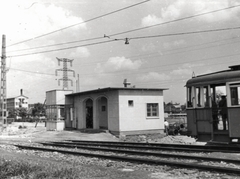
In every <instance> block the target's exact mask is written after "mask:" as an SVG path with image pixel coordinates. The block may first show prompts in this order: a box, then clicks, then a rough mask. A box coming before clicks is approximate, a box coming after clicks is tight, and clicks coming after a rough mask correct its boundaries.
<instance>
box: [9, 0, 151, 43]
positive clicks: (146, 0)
mask: <svg viewBox="0 0 240 179" xmlns="http://www.w3.org/2000/svg"><path fill="white" fill-rule="evenodd" d="M148 1H150V0H145V1H142V2H139V3H136V4H133V5H131V6H127V7H124V8H121V9H118V10H115V11H112V12H109V13H106V14H103V15H100V16H97V17H94V18H91V19H88V20H86V21H83V22H79V23H77V24H73V25H70V26H67V27H64V28H61V29H58V30H55V31H52V32H49V33H46V34H42V35H39V36H36V37H33V38H31V39H27V40H23V41H20V42H17V43H14V44H11V45H9V46H8V47H10V46H13V45H18V44H21V43H24V42H28V41H31V40H35V39H38V38H41V37H44V36H47V35H50V34H53V33H56V32H59V31H62V30H66V29H69V28H71V27H74V26H77V25H80V24H84V23H87V22H90V21H93V20H96V19H99V18H102V17H105V16H108V15H111V14H114V13H117V12H120V11H123V10H125V9H129V8H132V7H134V6H138V5H140V4H143V3H146V2H148Z"/></svg>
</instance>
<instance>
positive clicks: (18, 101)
mask: <svg viewBox="0 0 240 179" xmlns="http://www.w3.org/2000/svg"><path fill="white" fill-rule="evenodd" d="M17 108H26V109H28V97H27V96H24V95H23V90H22V89H21V90H20V95H19V96H16V97H10V98H7V110H8V111H9V110H14V109H17Z"/></svg>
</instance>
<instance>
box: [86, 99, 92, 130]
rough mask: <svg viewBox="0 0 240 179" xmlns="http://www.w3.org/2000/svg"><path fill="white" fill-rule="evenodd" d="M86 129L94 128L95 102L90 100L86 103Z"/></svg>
mask: <svg viewBox="0 0 240 179" xmlns="http://www.w3.org/2000/svg"><path fill="white" fill-rule="evenodd" d="M85 111H86V128H90V129H92V128H93V101H92V100H91V99H88V100H87V101H86V108H85Z"/></svg>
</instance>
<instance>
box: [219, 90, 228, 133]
mask: <svg viewBox="0 0 240 179" xmlns="http://www.w3.org/2000/svg"><path fill="white" fill-rule="evenodd" d="M219 108H220V115H221V116H222V122H223V130H227V124H226V122H227V100H226V96H225V95H222V96H221V100H220V101H219Z"/></svg>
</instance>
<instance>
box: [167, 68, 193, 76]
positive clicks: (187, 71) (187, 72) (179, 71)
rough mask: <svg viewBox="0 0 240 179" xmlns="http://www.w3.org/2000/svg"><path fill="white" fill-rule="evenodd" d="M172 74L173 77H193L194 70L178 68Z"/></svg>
mask: <svg viewBox="0 0 240 179" xmlns="http://www.w3.org/2000/svg"><path fill="white" fill-rule="evenodd" d="M171 74H173V75H191V74H192V70H191V69H186V68H185V69H184V68H178V69H176V70H173V71H172V72H171Z"/></svg>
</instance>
